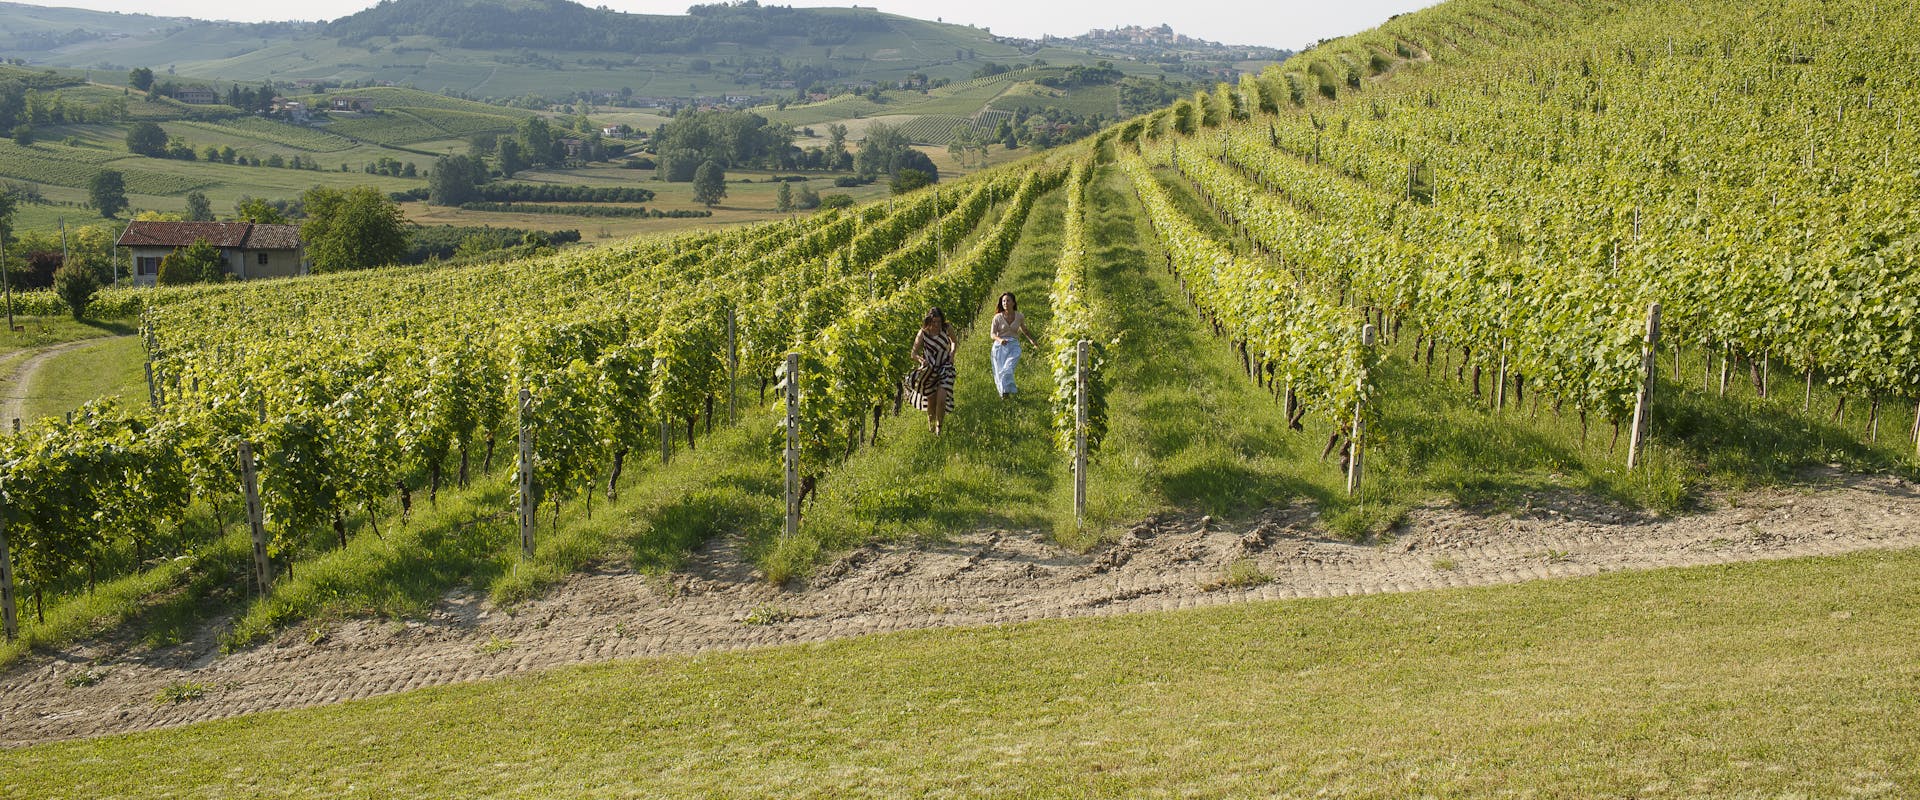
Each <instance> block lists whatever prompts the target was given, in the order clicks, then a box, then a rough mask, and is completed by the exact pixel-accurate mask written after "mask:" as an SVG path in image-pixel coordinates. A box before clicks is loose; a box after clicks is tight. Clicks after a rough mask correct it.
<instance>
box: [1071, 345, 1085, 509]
mask: <svg viewBox="0 0 1920 800" xmlns="http://www.w3.org/2000/svg"><path fill="white" fill-rule="evenodd" d="M1087 345H1088V342H1087V340H1085V339H1081V340H1080V341H1079V343H1077V344H1075V345H1074V347H1073V524H1075V525H1079V524H1080V522H1081V520H1082V519H1083V518H1084V517H1086V515H1087Z"/></svg>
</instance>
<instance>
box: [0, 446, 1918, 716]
mask: <svg viewBox="0 0 1920 800" xmlns="http://www.w3.org/2000/svg"><path fill="white" fill-rule="evenodd" d="M1715 505H1716V508H1715V510H1712V511H1707V512H1704V513H1699V514H1692V515H1688V516H1683V517H1679V518H1674V519H1646V518H1641V517H1638V516H1636V515H1634V514H1631V513H1628V512H1623V511H1620V510H1618V509H1611V508H1606V507H1603V506H1598V505H1595V504H1593V503H1591V502H1587V501H1574V500H1568V499H1566V498H1558V499H1553V498H1541V499H1538V500H1536V501H1535V502H1534V503H1533V504H1532V505H1531V507H1529V508H1526V509H1522V510H1521V511H1519V512H1517V513H1515V514H1512V515H1501V516H1480V515H1475V514H1471V513H1467V512H1463V511H1459V510H1454V509H1427V510H1422V511H1419V512H1416V513H1415V514H1414V515H1413V517H1412V518H1411V519H1410V520H1409V522H1408V524H1407V525H1406V526H1404V528H1403V529H1402V530H1400V531H1399V532H1398V533H1397V534H1396V535H1395V536H1394V537H1393V538H1392V540H1391V541H1390V542H1387V543H1385V544H1373V545H1354V544H1348V543H1345V542H1339V541H1331V540H1328V539H1325V538H1322V537H1320V536H1318V535H1316V534H1314V533H1312V529H1313V527H1314V526H1313V519H1312V512H1310V511H1305V510H1275V511H1271V512H1269V513H1267V514H1265V515H1262V516H1261V517H1260V518H1258V519H1256V520H1254V521H1253V522H1252V523H1250V524H1248V525H1244V526H1241V527H1239V528H1230V527H1228V526H1224V525H1217V524H1214V523H1213V522H1212V521H1211V520H1207V519H1194V518H1180V519H1155V520H1148V521H1147V522H1144V523H1142V524H1141V525H1139V526H1138V527H1136V528H1135V529H1134V530H1133V531H1132V532H1130V533H1129V534H1127V535H1125V536H1124V537H1122V538H1121V540H1120V541H1119V542H1117V543H1115V544H1113V545H1111V546H1108V547H1106V548H1103V549H1100V550H1096V551H1094V552H1092V553H1089V554H1085V555H1081V554H1075V553H1071V552H1067V551H1063V550H1061V549H1059V548H1057V547H1054V546H1053V545H1051V544H1050V543H1048V542H1047V541H1045V540H1044V539H1043V538H1041V537H1040V536H1039V535H1038V534H1036V533H1033V532H1029V531H1005V530H982V531H978V532H975V533H973V534H970V535H967V536H964V537H960V538H958V539H956V540H954V541H950V542H943V543H929V544H922V545H917V546H911V545H883V546H872V547H868V548H864V549H861V550H857V551H854V552H853V553H850V554H848V555H847V556H846V557H844V558H842V559H840V560H839V561H837V562H835V563H833V564H831V565H828V566H827V567H825V568H823V569H822V570H820V571H819V573H818V574H817V575H816V576H815V579H814V582H813V585H811V586H809V587H806V588H804V589H801V590H797V591H790V590H785V589H781V588H777V587H773V586H769V585H767V584H765V583H764V582H761V581H758V580H756V579H755V577H754V575H753V574H752V571H751V568H750V567H749V566H748V565H746V564H744V563H743V562H742V561H741V559H740V558H739V555H738V553H737V552H736V550H735V546H736V544H737V543H735V542H730V541H719V542H715V543H714V544H713V545H711V546H709V547H708V548H706V549H705V550H703V551H701V552H699V553H696V554H695V555H694V557H693V560H692V563H691V564H690V565H689V568H688V569H687V570H686V571H684V572H682V573H676V574H674V575H671V576H669V577H667V578H664V579H662V578H648V577H646V576H643V575H639V574H635V573H632V572H629V571H627V570H625V569H624V568H621V567H619V566H617V565H615V566H609V567H607V568H605V569H602V570H599V571H595V572H591V573H587V574H582V575H578V576H575V578H574V579H573V580H571V581H569V582H568V583H567V584H566V585H565V586H563V587H561V588H559V589H557V590H555V591H554V592H552V593H551V594H550V595H549V596H547V597H546V598H544V599H541V600H538V601H534V602H531V603H528V604H526V605H523V606H521V607H519V608H517V609H514V610H513V612H512V613H510V614H509V613H505V612H501V611H494V610H489V609H487V608H484V607H483V603H482V602H481V601H480V600H479V599H478V598H475V597H471V596H463V595H461V596H451V597H449V598H447V599H446V600H444V601H443V602H442V603H441V604H440V605H439V606H438V607H437V608H436V609H435V610H434V611H433V613H432V614H431V615H430V617H429V618H428V619H426V620H422V621H409V622H393V621H376V620H366V621H354V622H349V623H344V624H336V625H333V626H330V627H326V628H320V629H313V628H306V629H301V630H294V631H289V632H287V633H286V634H285V635H283V636H281V637H280V638H279V640H277V641H275V642H273V643H270V644H267V645H263V646H260V647H256V648H253V649H250V650H247V651H244V652H241V653H237V654H234V655H231V656H226V657H218V656H217V653H218V645H217V639H216V636H215V634H214V630H215V627H216V626H217V624H218V623H216V626H209V627H208V629H207V630H206V631H203V632H202V634H201V635H199V636H197V637H195V639H194V640H193V641H190V642H188V643H186V644H183V645H179V646H176V647H170V648H166V649H163V650H158V651H144V650H140V649H138V648H128V647H123V646H118V645H113V644H98V643H96V644H91V645H86V646H81V647H76V648H73V649H71V650H69V651H67V652H64V653H61V654H58V655H57V656H53V657H49V656H44V655H41V656H34V657H32V658H30V659H28V660H27V661H26V662H24V663H23V664H20V665H17V666H16V667H15V668H14V669H13V670H10V671H9V672H8V673H7V675H6V676H5V677H4V679H0V745H12V746H18V745H23V744H31V743H36V742H44V741H49V740H56V739H66V738H74V737H84V736H96V735H103V734H110V733H119V732H126V731H135V730H145V729H150V728H159V727H167V726H173V725H182V724H186V723H190V722H197V721H201V720H208V719H217V718H221V717H230V716H235V715H239V714H246V713H251V712H255V711H264V710H268V709H279V708H296V707H301V706H312V705H320V704H325V703H335V702H340V701H343V700H350V699H354V698H360V697H370V696H374V695H382V694H390V693H393V692H401V691H406V690H409V689H417V688H420V687H424V686H432V685H437V684H446V683H456V682H461V681H473V680H481V679H485V678H490V677H495V676H500V675H506V674H511V673H516V672H521V671H525V670H533V669H541V668H545V667H552V666H558V665H562V664H574V663H584V662H595V661H605V660H609V659H616V658H632V657H639V656H653V655H663V654H673V653H692V652H701V651H713V650H737V649H742V648H749V647H759V646H765V645H776V644H785V643H791V642H808V641H821V640H826V639H834V638H840V637H846V636H857V635H861V634H867V633H878V632H883V631H895V630H904V629H911V628H929V627H940V626H953V625H984V624H997V623H1005V622H1017V621H1022V620H1033V619H1044V618H1058V617H1080V616H1092V615H1105V614H1122V613H1132V612H1140V611H1158V610H1165V609H1174V608H1188V607H1194V606H1206V605H1215V604H1220V603H1231V602H1243V601H1248V600H1266V599H1280V598H1295V597H1328V596H1340V595H1355V594H1371V593H1378V592H1398V591H1414V590H1420V589H1433V588H1441V587H1452V586H1481V585H1488V584H1500V583H1513V582H1518V581H1527V580H1536V579H1543V578H1558V577H1566V576H1577V575H1591V574H1594V573H1599V572H1608V571H1614V570H1622V569H1647V568H1654V567H1665V566H1683V565H1698V564H1717V563H1729V562H1738V561H1753V560H1760V559H1773V558H1792V557H1798V556H1811V555H1828V554H1838V553H1846V552H1852V551H1858V550H1866V549H1888V548H1907V547H1920V487H1916V486H1915V485H1914V484H1911V483H1907V482H1904V481H1900V480H1897V479H1893V478H1887V477H1879V476H1861V477H1847V478H1843V479H1835V480H1834V481H1833V482H1832V483H1831V485H1828V486H1826V487H1824V488H1820V489H1810V488H1809V489H1771V490H1765V491H1760V492H1753V493H1747V494H1742V495H1738V496H1733V497H1722V498H1718V499H1717V500H1716V501H1715ZM1242 559H1250V560H1251V561H1252V562H1253V563H1255V564H1257V565H1258V567H1259V569H1260V571H1261V572H1262V573H1264V575H1266V576H1270V577H1271V578H1272V580H1271V581H1269V582H1267V583H1264V584H1259V585H1252V586H1245V587H1222V586H1219V585H1218V584H1219V583H1220V581H1221V578H1222V577H1223V576H1224V575H1225V574H1226V572H1227V568H1228V565H1230V564H1233V563H1234V562H1237V561H1240V560H1242ZM1243 570H1244V567H1243ZM315 640H317V641H315ZM82 670H91V671H92V672H93V673H94V674H95V675H96V676H98V677H99V682H98V683H97V684H95V685H92V686H81V687H71V688H70V687H68V686H67V685H66V679H67V677H69V676H72V675H75V674H77V673H79V672H80V671H82ZM176 682H193V683H198V684H205V685H207V686H209V687H210V688H209V690H208V691H207V692H206V694H205V695H204V696H202V697H200V698H199V699H196V700H191V701H187V702H183V703H178V704H169V705H155V702H154V697H155V694H156V693H158V692H159V691H160V690H161V689H163V688H165V687H167V686H168V685H170V684H173V683H176Z"/></svg>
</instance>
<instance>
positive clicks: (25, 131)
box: [13, 122, 33, 147]
mask: <svg viewBox="0 0 1920 800" xmlns="http://www.w3.org/2000/svg"><path fill="white" fill-rule="evenodd" d="M13 143H14V144H17V145H20V146H21V147H26V146H27V145H30V144H33V126H32V125H28V124H27V123H24V122H22V123H20V124H18V125H15V126H13Z"/></svg>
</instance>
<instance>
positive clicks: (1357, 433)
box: [1347, 324, 1373, 496]
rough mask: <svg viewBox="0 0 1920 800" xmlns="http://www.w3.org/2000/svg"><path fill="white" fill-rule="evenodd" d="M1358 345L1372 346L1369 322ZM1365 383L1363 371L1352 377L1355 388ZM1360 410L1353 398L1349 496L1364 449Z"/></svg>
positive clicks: (1356, 482)
mask: <svg viewBox="0 0 1920 800" xmlns="http://www.w3.org/2000/svg"><path fill="white" fill-rule="evenodd" d="M1360 346H1361V347H1366V348H1372V347H1373V326H1372V325H1371V324H1369V325H1367V326H1365V327H1362V328H1361V329H1360ZM1366 385H1367V375H1366V372H1365V371H1362V372H1361V373H1360V375H1359V376H1358V377H1356V378H1354V386H1355V388H1365V386H1366ZM1361 410H1362V401H1360V400H1355V401H1354V403H1353V434H1352V435H1351V436H1349V437H1347V449H1348V450H1349V453H1348V457H1347V494H1348V495H1349V496H1352V495H1353V494H1355V493H1357V492H1359V491H1360V460H1361V456H1362V455H1364V453H1365V449H1364V448H1363V447H1362V446H1361V444H1360V443H1361V442H1362V441H1363V440H1364V438H1365V436H1366V428H1365V419H1364V417H1363V416H1362V415H1361V413H1360V412H1361Z"/></svg>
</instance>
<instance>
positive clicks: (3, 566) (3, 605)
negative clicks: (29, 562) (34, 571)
mask: <svg viewBox="0 0 1920 800" xmlns="http://www.w3.org/2000/svg"><path fill="white" fill-rule="evenodd" d="M13 594H14V593H13V552H12V551H10V550H8V549H7V521H6V519H5V518H4V517H0V616H4V617H5V620H6V631H7V641H9V642H11V641H13V637H15V636H18V635H19V634H20V614H19V611H18V610H17V609H16V608H14V605H13Z"/></svg>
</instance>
